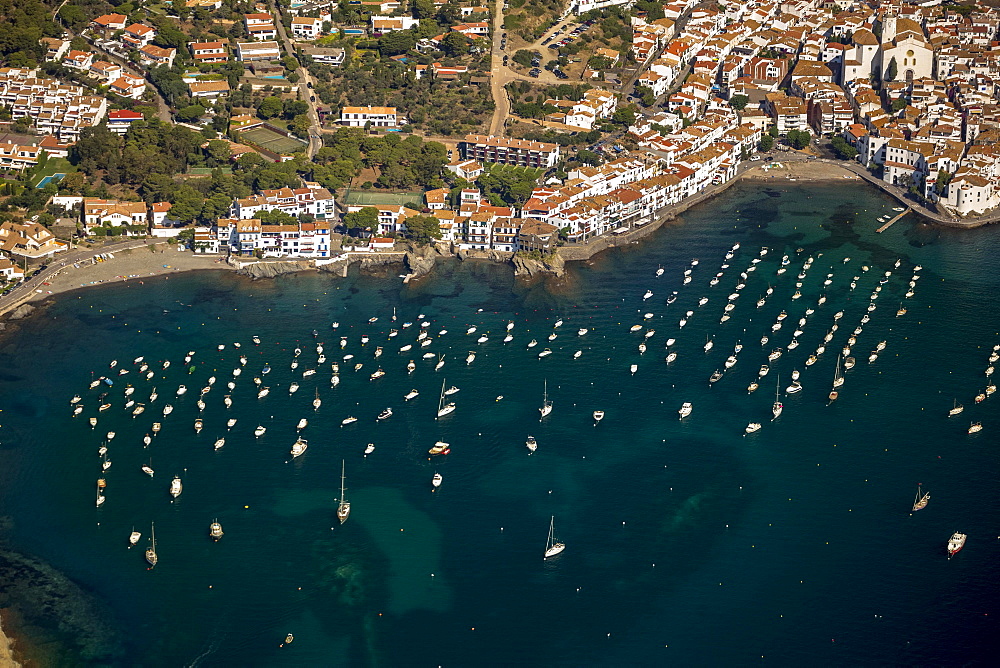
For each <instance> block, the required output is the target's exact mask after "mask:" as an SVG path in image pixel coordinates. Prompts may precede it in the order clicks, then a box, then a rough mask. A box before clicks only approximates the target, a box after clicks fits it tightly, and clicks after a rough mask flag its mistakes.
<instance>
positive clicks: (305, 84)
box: [267, 0, 323, 160]
mask: <svg viewBox="0 0 1000 668" xmlns="http://www.w3.org/2000/svg"><path fill="white" fill-rule="evenodd" d="M267 4H268V7H270V9H271V15H272V16H274V19H275V25H276V26H277V28H278V37H280V38H281V41H282V43H283V45H284V47H285V52H286V53H287V55H289V56H291V57H292V58H295V61H296V62H298V60H299V59H298V56H296V55H295V45H294V44H292V40H290V39H288V33H286V32H285V24H284V23H282V22H281V13H280V12H278V8H277V7H275V6H274V0H268V2H267ZM295 72H296V74H298V75H299V83H298V90H299V98H300V99H301V100H302V101H303V102H305V103H306V104H307V105H309V111H308V112H306V115H307V116H309V148H308V149H307V152H306V155H307V157H308V158H309V159H310V160H312V158H313V156H315V155H316V151H318V150H320V149H321V148H322V147H323V134H322V132H321V129H320V124H319V112H317V111H316V103H315V102H313V101H312V99H311V98H312V96H313V95H314V93H313V89H312V88H310V87H309V84H311V83H312V77H311V76H310V75H309V70H307V69H306V68H304V67H302V65H301V63H300V64H299V68H298V69H297V70H295Z"/></svg>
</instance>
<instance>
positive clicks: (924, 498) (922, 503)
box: [910, 485, 931, 513]
mask: <svg viewBox="0 0 1000 668" xmlns="http://www.w3.org/2000/svg"><path fill="white" fill-rule="evenodd" d="M921 491H923V490H921V489H920V485H917V496H916V497H915V498H914V499H913V508H912V509H911V510H910V512H911V513H915V512H917V511H918V510H923V509H924V508H926V507H927V504H928V502H930V500H931V493H930V492H926V493H924V494H921V493H920V492H921Z"/></svg>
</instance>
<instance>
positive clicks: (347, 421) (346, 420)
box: [340, 416, 358, 427]
mask: <svg viewBox="0 0 1000 668" xmlns="http://www.w3.org/2000/svg"><path fill="white" fill-rule="evenodd" d="M357 421H358V418H356V417H353V416H351V417H346V418H344V419H343V420H341V421H340V426H341V427H343V426H344V425H348V424H351V423H352V422H357Z"/></svg>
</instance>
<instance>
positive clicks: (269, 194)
mask: <svg viewBox="0 0 1000 668" xmlns="http://www.w3.org/2000/svg"><path fill="white" fill-rule="evenodd" d="M259 211H282V212H284V213H287V214H289V215H291V216H295V217H299V216H312V217H313V218H315V219H317V220H327V219H330V218H334V217H335V216H336V207H335V205H334V198H333V195H332V194H331V193H330V191H329V190H327V189H326V188H322V187H320V186H319V184H316V183H307V184H306V186H305V187H304V188H279V189H277V190H262V191H261V192H260V194H257V195H251V196H250V197H244V198H236V199H234V200H233V203H232V205H231V206H230V207H229V217H230V218H239V219H241V220H246V219H248V218H253V216H254V214H256V213H257V212H259Z"/></svg>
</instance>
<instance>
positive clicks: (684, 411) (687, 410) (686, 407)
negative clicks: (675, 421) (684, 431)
mask: <svg viewBox="0 0 1000 668" xmlns="http://www.w3.org/2000/svg"><path fill="white" fill-rule="evenodd" d="M691 410H692V406H691V402H690V401H685V402H684V403H683V404H681V407H680V409H679V410H678V411H677V413H678V414H679V415H680V419H681V420H683V419H684V418H686V417H687V416H689V415H691Z"/></svg>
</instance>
